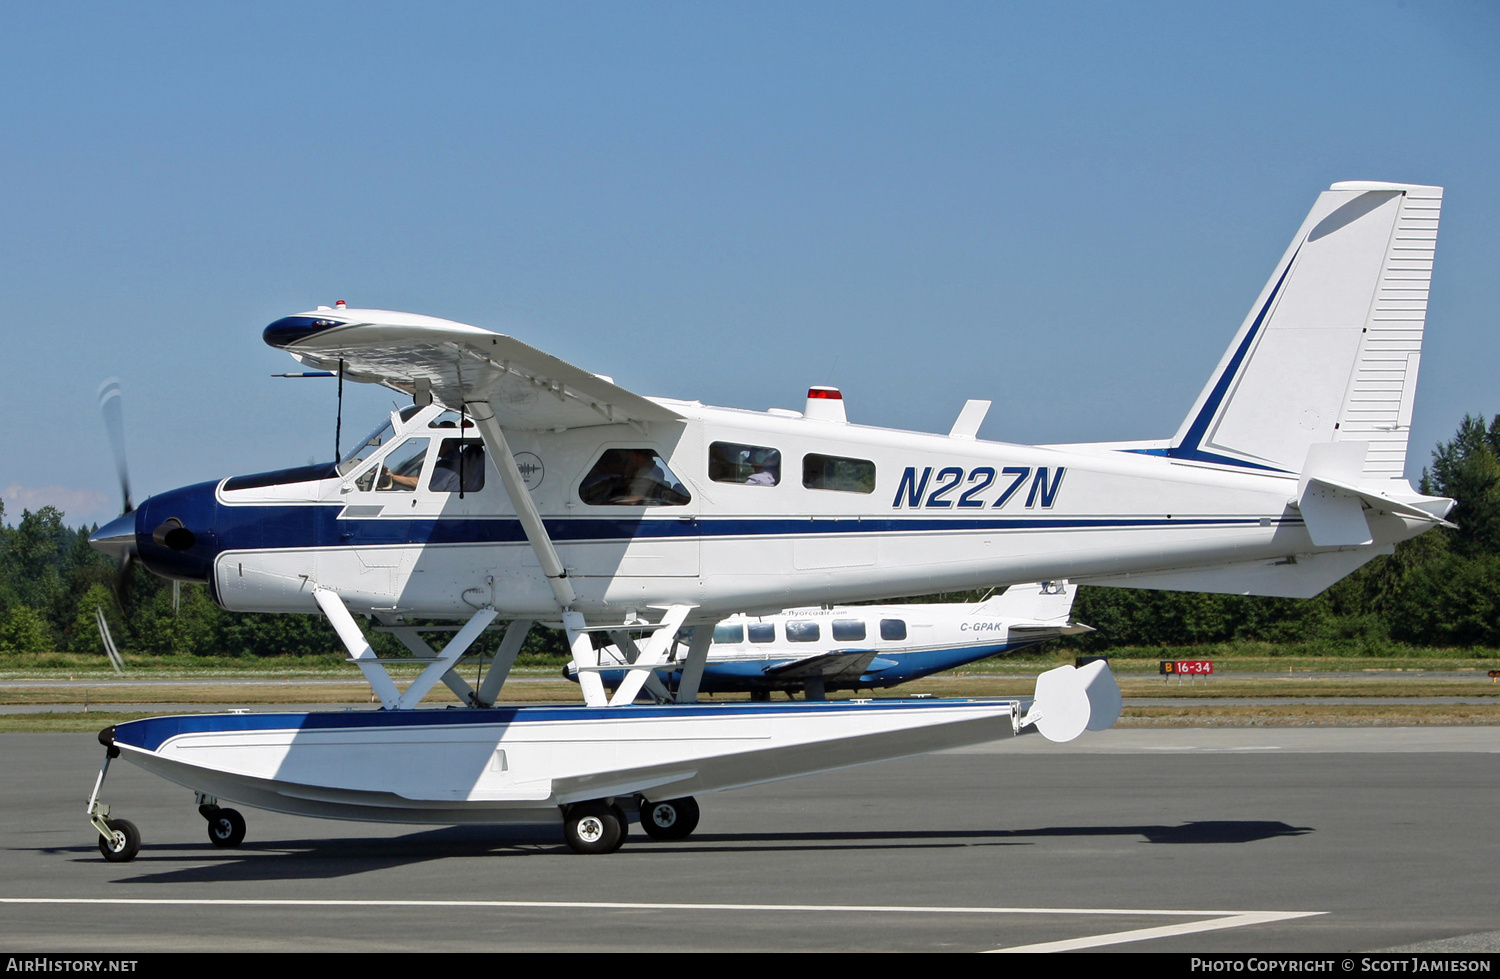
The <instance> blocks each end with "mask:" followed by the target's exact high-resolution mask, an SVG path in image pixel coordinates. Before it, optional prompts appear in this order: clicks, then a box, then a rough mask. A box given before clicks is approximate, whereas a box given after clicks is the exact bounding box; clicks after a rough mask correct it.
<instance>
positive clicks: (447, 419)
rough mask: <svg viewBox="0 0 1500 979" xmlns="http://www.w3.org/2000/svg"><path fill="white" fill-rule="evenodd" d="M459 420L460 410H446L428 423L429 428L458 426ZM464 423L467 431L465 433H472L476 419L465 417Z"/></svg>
mask: <svg viewBox="0 0 1500 979" xmlns="http://www.w3.org/2000/svg"><path fill="white" fill-rule="evenodd" d="M458 422H459V416H458V412H456V411H445V412H443V413H442V414H440V415H438V416H437V417H436V418H434V419H433V420H432V421H430V422H428V423H427V427H428V428H457V427H458ZM463 423H464V431H465V433H468V434H472V433H473V431H474V419H473V418H472V417H465V418H464V419H463ZM454 434H455V435H456V434H458V433H457V432H455V433H454Z"/></svg>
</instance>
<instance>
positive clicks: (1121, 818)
mask: <svg viewBox="0 0 1500 979" xmlns="http://www.w3.org/2000/svg"><path fill="white" fill-rule="evenodd" d="M102 751H103V749H102V748H100V747H99V745H98V743H97V742H96V741H95V740H94V738H93V736H92V735H75V734H3V735H0V814H3V818H0V826H4V827H5V829H6V837H5V840H4V842H3V848H0V861H3V863H0V945H3V946H4V948H5V949H6V950H8V951H26V952H41V951H63V950H67V951H101V952H130V951H166V950H197V951H225V950H299V951H341V950H352V951H442V950H464V951H557V950H587V951H643V952H644V951H657V952H660V951H695V950H715V951H780V950H823V951H835V950H861V951H883V950H901V951H992V950H1006V949H1017V948H1023V949H1057V950H1066V949H1079V950H1088V949H1103V950H1114V951H1132V950H1140V951H1157V952H1183V951H1323V952H1326V951H1343V950H1351V951H1369V950H1383V949H1393V948H1423V949H1428V950H1443V949H1451V950H1454V951H1474V950H1476V949H1478V950H1486V949H1488V950H1494V949H1496V948H1497V945H1496V942H1497V941H1500V935H1497V934H1496V929H1497V927H1500V894H1497V893H1496V890H1495V888H1494V886H1493V882H1494V881H1495V880H1496V879H1497V872H1500V843H1497V842H1496V841H1495V836H1494V833H1493V831H1492V821H1493V816H1494V812H1495V811H1496V803H1497V801H1500V799H1497V790H1500V728H1488V727H1485V728H1478V727H1476V728H1423V729H1401V728H1374V729H1342V728H1248V729H1245V728H1241V729H1202V728H1198V729H1192V728H1189V729H1181V728H1177V729H1165V730H1152V729H1130V730H1112V731H1106V732H1101V733H1098V734H1090V735H1085V737H1084V738H1083V739H1080V740H1079V741H1078V742H1075V743H1073V744H1071V745H1053V744H1050V743H1048V742H1045V741H1043V740H1042V739H1041V738H1039V737H1024V738H1020V739H1016V740H1014V741H1010V742H999V743H996V744H993V745H983V746H978V747H975V748H970V749H964V750H961V751H955V752H947V753H942V754H937V755H928V756H924V757H920V758H913V759H907V760H903V761H895V762H886V763H882V764H878V765H872V766H867V767H864V768H859V769H852V770H849V771H844V772H838V773H834V774H831V775H826V776H820V777H811V778H804V779H798V780H793V781H788V782H781V783H776V784H772V785H767V786H761V787H757V788H751V789H744V790H740V791H736V792H729V793H721V794H717V795H709V796H704V797H703V798H702V799H701V800H700V801H701V803H702V805H703V821H702V823H701V825H700V828H699V830H698V832H697V833H695V834H694V835H693V836H692V837H691V838H690V839H688V840H686V841H683V842H680V843H653V842H651V841H649V840H647V839H645V837H644V836H643V835H642V834H640V833H639V831H638V830H633V832H632V833H631V836H630V838H629V840H628V841H627V842H626V844H625V846H624V847H623V848H622V849H621V850H620V851H619V852H617V853H614V854H611V855H608V856H602V857H600V856H578V855H575V854H573V853H572V852H571V851H569V850H568V849H567V848H566V847H565V846H564V845H563V843H562V840H561V834H560V832H558V831H557V830H555V829H551V828H544V827H539V828H535V829H531V830H525V829H521V830H516V829H508V830H499V829H489V828H465V829H453V828H424V827H398V826H383V825H373V824H364V823H340V822H327V821H319V820H311V819H305V818H300V817H293V816H280V815H276V814H272V813H263V812H259V811H255V810H248V809H247V810H245V814H246V816H247V818H248V820H249V827H250V829H249V835H248V836H247V838H246V841H245V844H244V845H243V847H242V848H240V849H239V850H233V851H226V850H216V849H214V848H213V847H212V846H210V845H209V842H208V839H207V835H206V831H205V826H204V822H203V820H202V819H201V818H200V817H199V816H198V815H197V813H196V811H195V810H194V809H193V806H192V804H191V803H192V796H191V793H189V792H188V791H187V790H185V789H183V788H181V787H179V786H176V785H172V784H170V783H167V782H164V781H162V780H160V779H157V778H155V777H153V776H150V775H147V774H146V773H144V772H142V771H140V770H138V769H136V768H134V767H132V766H130V765H127V764H116V765H115V766H113V767H112V768H111V772H110V776H109V781H108V783H107V786H106V791H105V793H104V797H105V798H106V799H107V800H108V801H109V802H110V804H111V805H112V807H113V811H114V814H115V815H118V816H124V817H126V818H128V819H131V820H132V821H134V822H135V823H136V824H137V825H139V826H140V828H141V832H142V835H143V838H144V846H143V849H142V851H141V854H140V857H139V858H138V859H137V860H136V861H135V862H133V863H129V864H111V863H106V862H105V861H104V860H103V859H102V858H101V857H100V856H99V853H98V851H97V849H96V848H95V834H94V832H93V830H92V828H91V827H90V826H89V825H88V822H87V820H86V818H85V816H84V804H85V800H86V798H87V796H88V793H89V790H90V788H91V787H92V785H93V780H94V776H95V774H96V772H97V770H98V764H99V761H100V760H101V757H102Z"/></svg>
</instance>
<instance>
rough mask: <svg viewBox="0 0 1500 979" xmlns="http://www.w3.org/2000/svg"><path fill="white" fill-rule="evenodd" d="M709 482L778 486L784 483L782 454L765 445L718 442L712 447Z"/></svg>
mask: <svg viewBox="0 0 1500 979" xmlns="http://www.w3.org/2000/svg"><path fill="white" fill-rule="evenodd" d="M708 478H709V479H711V480H713V481H714V482H716V483H744V484H746V485H747V486H775V485H776V484H777V483H779V482H781V451H780V450H779V449H772V448H768V447H767V446H764V445H739V444H737V443H734V442H715V443H713V444H712V445H710V446H709V447H708Z"/></svg>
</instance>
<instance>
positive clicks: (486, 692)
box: [477, 619, 532, 707]
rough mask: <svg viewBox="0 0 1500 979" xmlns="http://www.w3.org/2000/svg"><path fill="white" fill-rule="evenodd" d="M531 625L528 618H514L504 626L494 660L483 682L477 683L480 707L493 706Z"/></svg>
mask: <svg viewBox="0 0 1500 979" xmlns="http://www.w3.org/2000/svg"><path fill="white" fill-rule="evenodd" d="M531 626H532V621H531V620H530V619H516V620H515V621H514V622H512V623H511V624H510V625H508V626H506V627H505V635H504V637H503V638H501V640H500V649H499V650H498V651H497V652H496V653H495V661H494V662H493V663H491V664H490V668H489V670H488V671H487V672H486V673H485V674H484V682H483V683H481V684H480V685H479V693H478V694H477V699H478V702H479V705H480V706H481V707H493V706H495V698H496V697H498V696H500V688H501V687H502V686H504V685H505V680H506V678H507V677H509V676H510V668H511V667H512V666H513V665H515V662H516V654H517V653H519V652H520V651H521V644H522V643H524V642H525V641H526V636H527V634H528V633H530V632H531Z"/></svg>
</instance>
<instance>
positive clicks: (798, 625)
mask: <svg viewBox="0 0 1500 979" xmlns="http://www.w3.org/2000/svg"><path fill="white" fill-rule="evenodd" d="M820 634H821V633H820V630H819V629H818V624H817V623H816V622H788V623H787V624H786V641H787V642H817V641H818V636H819V635H820Z"/></svg>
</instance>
